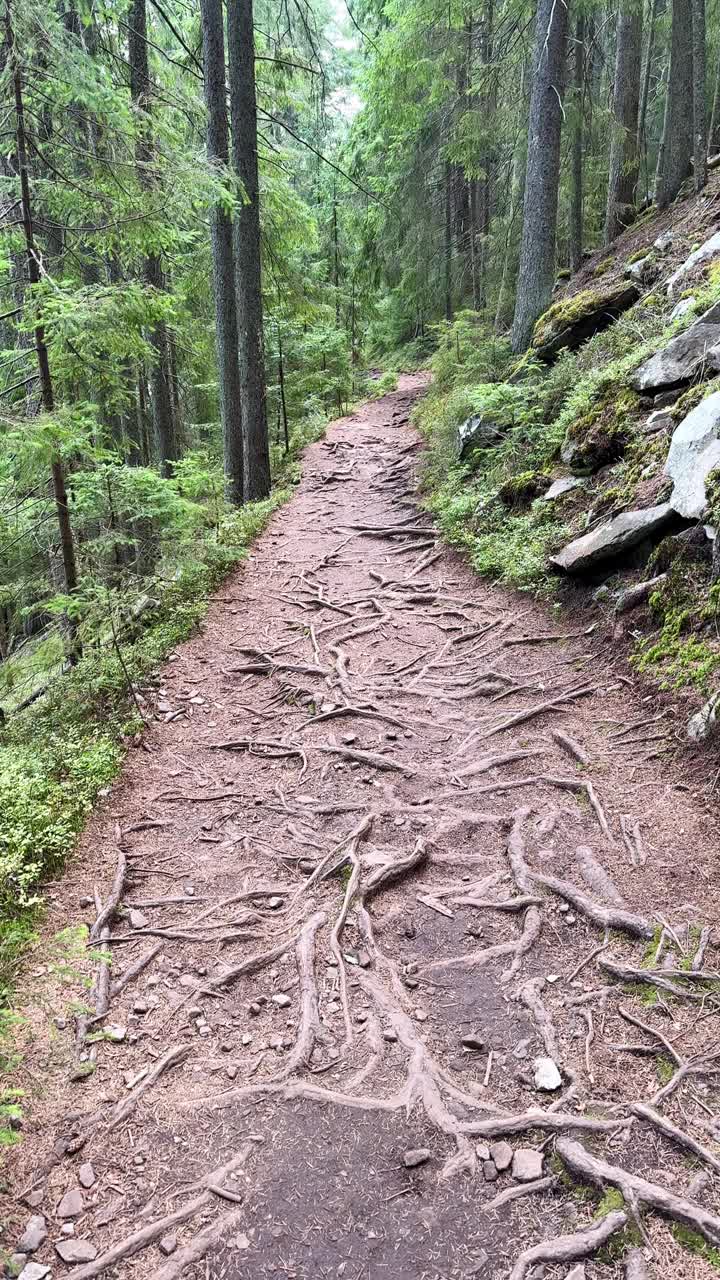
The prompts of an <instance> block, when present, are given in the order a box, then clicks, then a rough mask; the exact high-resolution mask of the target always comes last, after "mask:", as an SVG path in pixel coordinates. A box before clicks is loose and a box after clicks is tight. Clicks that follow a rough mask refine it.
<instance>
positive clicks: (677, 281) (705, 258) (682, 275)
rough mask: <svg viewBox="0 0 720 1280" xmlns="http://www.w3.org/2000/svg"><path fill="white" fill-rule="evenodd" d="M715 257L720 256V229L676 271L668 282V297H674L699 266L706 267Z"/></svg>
mask: <svg viewBox="0 0 720 1280" xmlns="http://www.w3.org/2000/svg"><path fill="white" fill-rule="evenodd" d="M715 258H720V231H716V232H715V235H714V236H710V239H709V240H706V241H705V243H704V244H701V245H700V248H699V249H696V250H695V252H694V253H691V254H690V257H689V258H686V259H685V261H684V262H683V263H682V265H681V266H679V267H678V269H677V271H674V272H673V274H672V275H671V277H670V279H669V280H668V282H667V293H668V298H672V297H674V296H675V295H676V294H678V293H680V292H681V291H682V285H683V281H684V280H686V279H687V277H688V276H689V275H690V274H691V273H692V272H693V271H695V270H696V269H697V268H698V267H704V266H706V265H707V264H708V263H710V262H713V261H714V260H715Z"/></svg>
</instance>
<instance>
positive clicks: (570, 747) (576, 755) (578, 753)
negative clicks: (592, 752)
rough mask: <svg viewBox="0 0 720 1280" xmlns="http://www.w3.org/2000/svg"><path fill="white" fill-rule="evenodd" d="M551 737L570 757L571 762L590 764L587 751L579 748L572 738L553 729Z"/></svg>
mask: <svg viewBox="0 0 720 1280" xmlns="http://www.w3.org/2000/svg"><path fill="white" fill-rule="evenodd" d="M552 736H553V738H554V739H555V741H556V742H557V743H558V744H559V745H560V746H561V747H562V748H563V750H565V751H567V753H568V755H570V756H572V758H573V760H577V762H578V764H584V765H589V764H590V757H589V755H588V753H587V751H585V750H584V748H583V747H581V746H580V743H579V742H576V741H575V739H574V738H571V737H570V735H569V734H567V733H563V732H562V730H561V729H553V730H552Z"/></svg>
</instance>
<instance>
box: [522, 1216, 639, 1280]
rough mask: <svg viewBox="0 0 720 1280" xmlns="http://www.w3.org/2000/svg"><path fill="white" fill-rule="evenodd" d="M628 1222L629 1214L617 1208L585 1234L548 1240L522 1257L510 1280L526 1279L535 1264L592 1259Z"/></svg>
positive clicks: (583, 1232)
mask: <svg viewBox="0 0 720 1280" xmlns="http://www.w3.org/2000/svg"><path fill="white" fill-rule="evenodd" d="M626 1223H627V1214H626V1213H623V1212H622V1210H621V1209H613V1210H612V1212H611V1213H608V1214H607V1215H606V1216H605V1217H604V1218H601V1219H600V1221H599V1222H595V1223H593V1225H592V1226H591V1227H588V1228H587V1229H586V1230H585V1231H576V1232H575V1233H574V1235H571V1236H558V1237H557V1238H556V1239H555V1240H545V1241H543V1243H542V1244H536V1245H533V1246H532V1248H531V1249H525V1251H524V1252H523V1253H521V1254H520V1257H519V1258H518V1260H517V1262H516V1263H515V1266H514V1267H513V1269H512V1271H511V1272H510V1280H525V1276H526V1275H527V1274H528V1271H529V1270H530V1268H531V1266H532V1265H533V1264H534V1263H535V1262H576V1261H577V1259H578V1258H589V1257H590V1255H591V1254H593V1253H595V1252H596V1251H597V1250H598V1249H599V1248H600V1246H601V1245H603V1244H605V1242H606V1240H609V1239H610V1236H612V1235H614V1234H615V1232H616V1231H620V1230H621V1228H622V1227H624V1226H625V1225H626Z"/></svg>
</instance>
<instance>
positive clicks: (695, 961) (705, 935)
mask: <svg viewBox="0 0 720 1280" xmlns="http://www.w3.org/2000/svg"><path fill="white" fill-rule="evenodd" d="M711 934H712V929H711V927H710V926H709V925H706V926H705V928H704V929H702V930H701V932H700V941H699V942H698V948H697V951H696V952H695V955H694V956H693V958H692V963H691V965H690V968H691V969H693V970H694V971H697V970H698V969H702V963H703V960H704V959H705V952H706V951H707V948H708V943H709V942H710V937H711Z"/></svg>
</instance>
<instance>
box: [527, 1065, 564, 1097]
mask: <svg viewBox="0 0 720 1280" xmlns="http://www.w3.org/2000/svg"><path fill="white" fill-rule="evenodd" d="M533 1071H534V1073H535V1076H534V1079H535V1088H536V1089H543V1090H544V1091H545V1092H547V1093H552V1092H553V1091H554V1090H555V1089H559V1088H560V1086H561V1084H562V1076H561V1075H560V1072H559V1071H558V1067H557V1063H556V1062H554V1061H553V1059H552V1058H536V1059H535V1061H534V1062H533Z"/></svg>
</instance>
